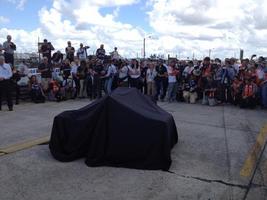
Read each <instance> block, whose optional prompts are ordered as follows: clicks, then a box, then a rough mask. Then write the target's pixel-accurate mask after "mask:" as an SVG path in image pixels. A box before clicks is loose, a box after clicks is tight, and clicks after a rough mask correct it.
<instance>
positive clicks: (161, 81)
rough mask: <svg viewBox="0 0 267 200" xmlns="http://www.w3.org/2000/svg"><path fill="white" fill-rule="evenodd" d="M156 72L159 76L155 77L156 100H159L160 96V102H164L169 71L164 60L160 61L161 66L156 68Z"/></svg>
mask: <svg viewBox="0 0 267 200" xmlns="http://www.w3.org/2000/svg"><path fill="white" fill-rule="evenodd" d="M156 72H157V76H156V77H155V82H156V95H155V100H158V98H159V95H160V100H161V101H164V99H165V96H166V93H167V88H168V71H167V68H166V67H165V65H164V62H163V61H162V60H160V62H159V65H157V66H156Z"/></svg>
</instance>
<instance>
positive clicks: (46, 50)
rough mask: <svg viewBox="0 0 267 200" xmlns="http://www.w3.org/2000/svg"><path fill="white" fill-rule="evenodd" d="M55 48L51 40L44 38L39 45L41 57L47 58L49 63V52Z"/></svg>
mask: <svg viewBox="0 0 267 200" xmlns="http://www.w3.org/2000/svg"><path fill="white" fill-rule="evenodd" d="M53 50H55V48H54V47H53V45H52V44H51V42H47V39H44V43H43V44H42V45H41V53H42V56H43V58H44V57H46V58H47V59H48V63H51V52H52V51H53Z"/></svg>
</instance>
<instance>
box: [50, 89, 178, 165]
mask: <svg viewBox="0 0 267 200" xmlns="http://www.w3.org/2000/svg"><path fill="white" fill-rule="evenodd" d="M177 141H178V134H177V129H176V125H175V122H174V119H173V117H172V116H171V115H170V114H169V113H167V112H166V111H164V110H163V109H161V108H160V107H159V106H157V105H156V104H155V103H154V102H153V101H152V100H151V98H149V97H148V96H145V95H143V94H142V93H141V92H139V91H138V90H137V89H134V88H118V89H116V90H115V91H114V92H112V93H111V95H107V96H105V97H103V98H102V99H99V100H97V101H95V102H93V103H91V104H89V105H88V106H86V107H84V108H81V109H79V110H73V111H66V112H63V113H61V114H59V115H58V116H56V117H55V119H54V124H53V128H52V134H51V139H50V143H49V148H50V151H51V154H52V155H53V156H54V157H55V159H57V160H59V161H63V162H69V161H73V160H76V159H79V158H85V163H86V164H87V165H88V166H115V167H127V168H136V169H151V170H155V169H162V170H168V169H169V167H170V165H171V149H172V147H173V146H174V145H175V144H176V143H177Z"/></svg>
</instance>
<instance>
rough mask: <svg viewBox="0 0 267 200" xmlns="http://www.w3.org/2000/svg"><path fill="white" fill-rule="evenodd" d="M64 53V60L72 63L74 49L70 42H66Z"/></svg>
mask: <svg viewBox="0 0 267 200" xmlns="http://www.w3.org/2000/svg"><path fill="white" fill-rule="evenodd" d="M65 52H66V58H67V59H68V60H69V61H70V62H73V61H74V53H75V49H74V47H72V46H71V42H70V41H68V46H67V47H66V48H65Z"/></svg>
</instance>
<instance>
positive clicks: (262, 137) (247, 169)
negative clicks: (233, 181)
mask: <svg viewBox="0 0 267 200" xmlns="http://www.w3.org/2000/svg"><path fill="white" fill-rule="evenodd" d="M266 139H267V123H266V124H265V125H264V126H263V127H262V128H261V130H260V132H259V134H258V136H257V140H256V142H255V144H254V145H253V146H252V148H251V150H250V151H249V154H248V156H247V159H246V160H245V162H244V165H243V167H242V169H241V170H240V176H243V177H249V176H250V175H251V174H252V172H253V170H254V168H255V167H256V166H255V165H256V163H257V159H258V157H259V155H260V152H261V149H262V148H263V147H264V144H265V142H266Z"/></svg>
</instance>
